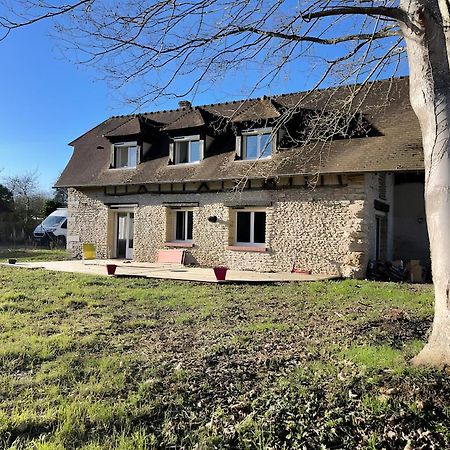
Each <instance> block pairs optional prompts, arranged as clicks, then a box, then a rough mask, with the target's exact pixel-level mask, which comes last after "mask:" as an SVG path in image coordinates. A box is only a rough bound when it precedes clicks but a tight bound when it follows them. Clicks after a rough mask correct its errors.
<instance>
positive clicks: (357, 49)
mask: <svg viewBox="0 0 450 450" xmlns="http://www.w3.org/2000/svg"><path fill="white" fill-rule="evenodd" d="M19 5H21V6H20V7H18V8H16V9H15V10H14V11H11V10H9V11H4V13H3V14H0V16H2V18H0V27H2V29H3V30H4V37H5V36H6V35H8V34H9V33H10V32H11V31H12V30H14V29H16V28H20V27H21V26H25V25H29V24H32V23H34V22H36V21H39V20H44V19H59V21H58V23H57V24H56V27H57V28H56V29H57V31H58V32H61V33H62V34H61V36H65V40H66V43H68V46H67V47H66V49H67V50H75V53H71V54H72V55H75V56H77V57H79V56H80V55H84V57H85V61H86V62H91V63H93V64H95V65H96V67H102V68H103V69H104V70H105V71H106V73H107V75H108V76H109V78H110V80H112V81H114V82H116V83H117V84H118V85H119V86H122V85H124V84H126V83H129V82H130V81H139V82H140V83H141V92H144V93H143V94H141V95H138V96H135V97H134V100H135V101H136V102H137V103H138V104H140V103H143V102H144V103H145V102H147V101H150V100H154V99H155V98H158V97H159V96H160V95H170V94H172V95H174V96H186V95H188V94H192V93H194V92H196V91H197V90H198V89H202V88H207V84H208V83H214V82H216V81H217V79H219V78H220V77H221V76H223V75H224V74H227V75H230V74H233V73H234V74H236V73H237V74H239V73H240V71H242V70H243V68H244V70H246V73H249V69H254V68H256V67H258V68H259V70H260V72H259V78H258V80H255V79H253V80H252V83H253V89H257V88H258V87H261V86H262V85H264V84H270V82H272V81H273V80H275V79H278V80H279V79H280V77H281V76H282V75H283V73H284V71H285V70H286V69H287V68H289V67H293V66H294V67H297V66H295V65H296V63H297V61H298V60H300V58H302V61H304V62H308V61H314V64H315V66H314V69H315V70H314V72H313V71H311V68H310V66H309V71H310V73H313V74H316V73H319V72H318V70H319V69H320V68H321V72H320V75H319V76H316V77H315V83H314V86H313V88H315V87H318V86H321V85H322V84H323V83H324V80H327V79H329V78H330V77H332V80H333V82H334V83H338V82H354V83H360V85H358V86H355V88H354V92H353V95H352V96H351V98H350V99H349V100H348V102H347V103H343V104H342V106H341V108H342V110H345V109H346V108H347V107H348V105H349V104H351V103H354V101H355V98H357V96H356V94H357V93H358V92H359V91H360V89H361V85H364V84H365V83H367V82H368V81H369V80H371V79H373V78H375V77H377V76H380V75H383V76H387V75H388V74H390V73H393V72H394V71H395V69H396V68H397V67H398V66H399V65H401V64H402V57H403V56H404V55H406V56H407V59H408V65H409V74H410V93H411V104H412V107H413V109H414V111H415V113H416V115H417V117H418V119H419V122H420V126H421V130H422V136H423V150H424V157H425V158H424V159H425V200H426V214H427V222H428V230H429V237H430V248H431V258H432V267H433V280H434V286H435V317H434V323H433V330H432V334H431V337H430V340H429V343H428V344H427V345H426V346H425V348H424V349H423V350H422V352H421V353H420V354H419V355H418V356H417V357H416V358H415V360H414V361H415V363H417V364H428V365H436V366H442V365H444V364H450V256H449V253H450V252H449V251H450V233H448V230H449V228H450V204H449V192H450V158H449V156H450V154H449V150H450V149H449V146H450V139H449V138H450V136H449V133H450V128H449V112H450V98H449V97H450V63H449V54H450V11H449V4H448V2H447V1H444V0H428V1H426V0H397V1H395V0H392V1H390V0H381V1H376V0H374V1H371V2H365V1H358V0H354V1H351V0H336V1H334V2H330V1H329V0H304V1H300V2H298V3H294V2H291V1H282V0H273V1H265V0H260V1H258V2H256V1H255V2H241V1H237V0H231V1H227V0H199V1H195V2H189V1H185V0H179V1H173V0H160V1H155V2H146V1H143V0H137V1H133V2H129V1H126V0H123V1H117V2H115V3H114V6H113V7H111V4H110V3H109V2H102V1H101V0H80V1H78V2H75V3H68V4H64V5H63V6H55V5H53V4H49V3H46V2H37V3H35V2H33V1H31V0H30V1H28V0H23V1H22V2H21V3H20V4H19ZM349 30H351V31H349ZM323 47H324V48H327V49H331V55H330V54H329V52H330V50H328V53H327V51H323V50H322V48H323ZM313 57H314V58H315V59H313ZM298 68H299V67H297V69H298ZM277 77H278V78H277ZM180 86H184V87H185V89H184V91H182V90H181V88H180ZM252 92H253V90H251V92H250V95H251V93H252ZM308 95H309V94H308V93H307V94H305V97H307V96H308ZM285 118H286V117H285ZM285 118H284V119H285ZM340 122H341V120H340V118H338V120H335V121H334V125H333V126H335V125H336V123H340ZM328 125H329V124H328ZM311 128H312V129H316V127H311Z"/></svg>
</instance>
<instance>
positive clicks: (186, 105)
mask: <svg viewBox="0 0 450 450" xmlns="http://www.w3.org/2000/svg"><path fill="white" fill-rule="evenodd" d="M178 106H179V107H180V108H186V109H191V108H192V105H191V102H190V101H189V100H181V101H179V102H178Z"/></svg>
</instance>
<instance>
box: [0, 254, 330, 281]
mask: <svg viewBox="0 0 450 450" xmlns="http://www.w3.org/2000/svg"><path fill="white" fill-rule="evenodd" d="M107 264H115V265H116V266H117V269H116V272H115V276H116V277H145V278H156V279H165V280H178V281H195V282H204V283H224V281H217V280H216V277H215V275H214V271H213V269H212V268H204V267H188V266H183V265H181V264H168V263H164V264H163V263H145V262H131V261H126V260H117V259H113V260H90V261H86V262H84V263H83V261H80V260H70V261H46V262H17V263H16V264H8V263H1V265H2V266H8V267H17V268H26V269H46V270H53V271H57V272H75V273H86V274H89V275H103V276H108V275H107V269H106V265H107ZM333 278H337V276H332V275H331V276H330V275H324V274H313V275H308V274H303V273H290V272H276V273H268V272H252V271H239V270H229V271H228V272H227V275H226V281H225V283H226V282H228V283H255V284H257V283H279V282H301V281H320V280H328V279H333Z"/></svg>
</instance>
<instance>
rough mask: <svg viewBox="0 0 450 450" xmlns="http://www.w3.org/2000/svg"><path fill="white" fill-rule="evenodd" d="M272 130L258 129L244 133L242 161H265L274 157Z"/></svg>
mask: <svg viewBox="0 0 450 450" xmlns="http://www.w3.org/2000/svg"><path fill="white" fill-rule="evenodd" d="M272 145H273V136H272V128H258V129H252V130H245V131H243V132H242V159H250V160H254V159H264V158H270V156H271V155H272Z"/></svg>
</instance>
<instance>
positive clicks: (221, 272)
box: [213, 266, 228, 281]
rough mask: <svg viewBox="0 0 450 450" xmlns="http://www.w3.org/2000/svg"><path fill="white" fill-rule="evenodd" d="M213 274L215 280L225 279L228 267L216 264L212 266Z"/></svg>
mask: <svg viewBox="0 0 450 450" xmlns="http://www.w3.org/2000/svg"><path fill="white" fill-rule="evenodd" d="M213 270H214V275H215V276H216V280H217V281H225V277H226V276H227V270H228V267H224V266H217V267H214V268H213Z"/></svg>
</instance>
